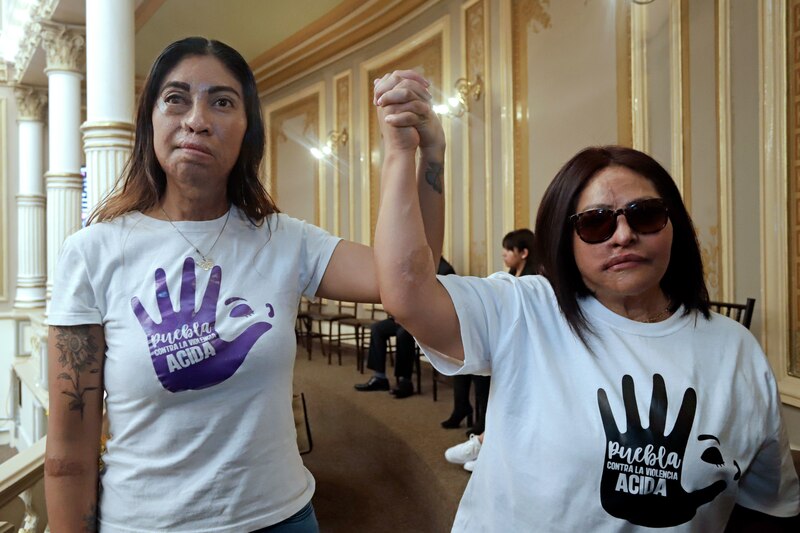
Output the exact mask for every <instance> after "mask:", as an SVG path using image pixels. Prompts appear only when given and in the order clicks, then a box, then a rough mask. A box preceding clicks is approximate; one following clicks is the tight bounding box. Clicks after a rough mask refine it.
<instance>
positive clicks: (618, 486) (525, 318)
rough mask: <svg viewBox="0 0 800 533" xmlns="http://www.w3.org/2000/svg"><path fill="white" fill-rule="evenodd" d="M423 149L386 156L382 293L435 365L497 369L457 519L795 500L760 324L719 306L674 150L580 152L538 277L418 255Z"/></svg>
mask: <svg viewBox="0 0 800 533" xmlns="http://www.w3.org/2000/svg"><path fill="white" fill-rule="evenodd" d="M412 161H413V159H412V158H411V156H410V155H408V154H407V155H406V159H402V160H398V161H396V162H395V164H394V165H390V166H385V167H384V176H383V201H382V202H381V211H380V214H379V216H378V225H377V229H376V233H375V255H376V264H377V268H378V276H379V279H380V280H384V279H394V280H395V282H394V283H391V284H385V285H384V284H383V283H381V284H380V290H381V297H382V301H383V305H384V307H385V308H386V310H387V311H388V312H390V313H392V314H393V315H395V316H396V317H397V319H398V320H399V321H400V322H401V323H403V325H404V326H405V327H406V328H407V329H408V330H409V331H410V332H411V333H412V334H413V335H414V336H415V337H416V339H417V341H418V342H419V343H420V345H421V346H422V347H423V349H424V351H425V353H426V354H427V356H428V357H429V359H431V361H432V363H433V364H434V366H436V368H437V369H438V370H439V371H440V372H442V373H445V374H451V375H452V374H474V373H486V372H490V373H491V375H492V390H491V394H490V397H489V405H488V410H487V417H486V438H485V440H484V443H483V446H482V448H481V452H480V459H479V460H478V461H477V464H476V467H475V471H474V473H473V475H472V477H471V479H470V481H469V484H468V485H467V489H466V492H465V494H464V497H463V499H462V501H461V505H460V506H459V510H458V513H457V515H456V520H455V524H454V526H453V531H459V532H460V531H476V532H477V531H638V530H640V529H644V528H671V529H670V531H687V532H689V531H691V532H701V531H702V532H707V531H723V530H724V529H725V527H726V524H727V522H728V519H729V517H730V516H731V512H732V510H733V509H734V507H735V506H738V507H742V508H748V509H751V510H753V511H758V512H760V513H764V514H766V515H771V516H772V517H789V516H794V515H796V514H797V513H798V510H800V486H798V480H797V475H796V473H795V470H794V467H793V465H792V460H791V455H790V452H789V446H788V441H787V438H786V431H785V427H784V425H783V423H782V420H781V403H780V398H779V395H778V389H777V384H776V382H775V378H774V376H773V374H772V371H771V369H770V366H769V364H768V362H767V359H766V357H765V356H764V353H763V352H762V350H761V348H760V346H759V345H758V342H757V341H756V339H755V338H754V337H753V335H752V334H751V333H750V332H749V331H748V330H747V329H746V328H744V327H743V326H742V325H741V324H738V323H737V322H735V321H733V320H731V319H728V318H726V317H723V316H721V315H718V314H715V313H712V312H710V311H709V303H708V292H707V290H706V286H705V281H704V278H703V264H702V261H701V257H700V249H699V246H698V243H697V238H696V235H695V231H694V227H693V225H692V221H691V219H690V217H689V214H688V213H687V211H686V208H685V207H684V205H683V201H682V200H681V196H680V193H679V191H678V189H677V187H676V186H675V183H674V182H673V180H672V178H671V177H670V175H669V174H668V173H667V172H666V171H665V170H664V168H663V167H661V165H659V164H658V163H657V162H656V161H655V160H654V159H653V158H651V157H650V156H648V155H646V154H644V153H642V152H639V151H637V150H633V149H630V148H625V147H620V146H605V147H596V148H587V149H585V150H582V151H581V152H579V153H578V154H577V155H575V156H574V157H573V158H572V159H570V160H569V161H568V162H567V163H566V164H565V165H564V166H563V167H562V168H561V170H560V171H559V172H558V174H557V175H556V176H555V178H554V180H553V181H552V183H551V184H550V185H549V186H548V188H547V190H546V191H545V194H544V197H543V198H542V202H541V207H540V209H539V212H538V214H537V217H536V228H535V232H536V246H535V257H536V262H537V264H538V267H539V269H540V272H541V273H542V274H541V275H535V276H524V277H521V278H517V277H514V276H510V275H508V274H505V273H498V274H494V275H492V276H490V277H489V278H486V279H484V278H467V277H459V276H448V277H446V278H438V279H437V278H436V276H435V275H434V265H435V263H434V261H433V260H431V258H429V257H425V256H424V255H422V254H419V253H413V252H414V250H418V249H421V248H422V247H423V246H424V240H423V237H424V235H425V232H424V230H423V228H422V217H421V216H419V215H418V213H419V210H418V208H417V207H416V203H417V200H416V198H415V190H416V188H415V187H414V183H413V181H414V180H413V176H412V175H411V173H410V172H409V169H410V164H411V163H412ZM412 215H413V216H412ZM397 280H400V281H401V282H397ZM772 520H778V518H773V519H772ZM784 522H785V521H784Z"/></svg>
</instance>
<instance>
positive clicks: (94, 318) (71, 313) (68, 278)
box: [47, 235, 103, 326]
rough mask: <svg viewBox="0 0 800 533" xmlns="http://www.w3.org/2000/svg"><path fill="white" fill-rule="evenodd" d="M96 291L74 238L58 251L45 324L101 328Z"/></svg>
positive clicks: (69, 239)
mask: <svg viewBox="0 0 800 533" xmlns="http://www.w3.org/2000/svg"><path fill="white" fill-rule="evenodd" d="M97 302H98V299H97V297H96V292H95V287H93V286H92V282H91V278H90V275H89V271H88V268H87V264H86V258H85V257H84V255H83V253H82V250H81V247H80V239H78V238H77V236H76V235H72V236H70V237H68V238H67V239H66V240H65V241H64V245H63V246H62V247H61V253H60V254H59V256H58V262H57V263H56V269H55V275H54V277H53V296H52V299H51V301H50V310H49V312H48V315H47V322H48V323H49V324H50V325H52V326H77V325H83V324H102V323H103V314H102V312H101V310H100V308H99V306H98V303H97Z"/></svg>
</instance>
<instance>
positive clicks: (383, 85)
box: [375, 71, 464, 360]
mask: <svg viewBox="0 0 800 533" xmlns="http://www.w3.org/2000/svg"><path fill="white" fill-rule="evenodd" d="M398 80H400V81H398ZM420 86H424V88H425V91H426V92H427V82H425V81H424V80H422V79H421V78H419V77H418V75H416V77H415V76H414V75H412V74H409V71H401V72H394V73H392V74H390V75H387V76H385V77H384V78H383V79H381V80H380V81H379V82H377V83H376V85H375V95H376V101H375V104H376V105H377V106H378V119H379V123H380V125H381V133H382V134H383V143H384V160H383V172H382V178H381V206H380V211H379V213H378V224H377V227H376V229H375V262H376V269H377V274H378V284H379V286H380V293H381V301H382V302H383V306H384V308H385V309H386V310H387V311H388V312H389V313H391V314H392V315H393V316H394V317H395V318H396V319H397V321H398V322H399V323H401V324H402V325H403V327H405V328H406V329H407V330H408V331H409V332H411V334H412V335H414V337H416V338H417V340H419V341H420V342H422V343H423V344H426V345H427V346H430V347H431V348H433V349H435V350H437V351H439V352H442V353H444V354H446V355H448V356H450V357H454V358H457V359H462V360H463V358H464V348H463V344H462V342H461V335H460V331H459V323H458V316H457V315H456V312H455V308H454V307H453V302H452V300H451V299H450V295H449V294H448V293H447V291H446V290H445V289H444V287H442V285H441V284H440V283H439V282H438V280H437V279H436V266H437V264H438V261H439V256H440V255H441V247H442V239H443V233H444V194H443V193H444V184H443V174H444V173H443V170H444V147H445V143H444V133H443V130H442V127H441V124H440V122H439V119H438V117H436V115H435V114H434V112H433V110H432V109H431V106H430V104H429V103H428V99H426V100H425V101H424V102H420V101H419V100H410V99H409V98H408V93H415V92H418V91H420ZM417 149H419V150H420V167H419V170H416V169H415V156H416V152H417Z"/></svg>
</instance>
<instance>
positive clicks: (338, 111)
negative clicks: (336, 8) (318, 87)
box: [333, 71, 355, 240]
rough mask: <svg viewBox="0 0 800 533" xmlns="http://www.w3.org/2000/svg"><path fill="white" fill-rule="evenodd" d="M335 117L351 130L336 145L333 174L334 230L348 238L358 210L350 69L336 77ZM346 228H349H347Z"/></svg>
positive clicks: (336, 122) (335, 121) (344, 129)
mask: <svg viewBox="0 0 800 533" xmlns="http://www.w3.org/2000/svg"><path fill="white" fill-rule="evenodd" d="M333 83H334V100H333V105H334V110H333V114H334V119H333V127H334V130H335V131H336V132H338V133H339V134H342V133H343V132H347V142H346V143H337V145H336V147H335V149H334V156H335V157H334V163H333V165H334V176H333V191H334V193H333V194H334V195H335V197H334V202H333V232H334V233H335V234H336V235H341V236H343V237H345V238H347V239H351V240H352V239H354V238H355V235H354V234H355V231H354V226H355V212H354V209H353V196H354V189H353V185H354V184H353V173H352V168H353V158H352V146H353V142H352V139H351V138H350V136H351V135H352V134H353V125H352V120H351V117H352V113H351V110H350V100H351V98H350V95H351V92H352V91H351V84H352V76H351V75H350V72H349V71H347V72H346V73H344V74H342V75H340V76H337V77H336V78H334V82H333ZM345 229H346V232H345Z"/></svg>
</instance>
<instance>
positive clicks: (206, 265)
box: [158, 206, 231, 270]
mask: <svg viewBox="0 0 800 533" xmlns="http://www.w3.org/2000/svg"><path fill="white" fill-rule="evenodd" d="M158 207H159V208H160V209H161V212H162V213H164V216H165V217H167V220H168V221H169V223H170V225H171V226H172V227H173V228H175V231H177V232H178V233H179V234H180V236H181V237H183V240H184V241H186V242H188V243H189V246H191V247H192V248H194V250H195V251H196V252H197V253H198V254H200V257H201V258H202V260H201V261H200V262H199V263H197V265H198V266H199V267H200V268H202V269H203V270H211V269H212V268H214V260H213V259H212V258H211V257H209V256H210V255H211V251H212V250H214V246H216V245H217V241H218V240H219V238H220V237H222V232H223V231H225V226H227V225H228V219H229V218H230V217H231V208H230V206H229V207H228V214H227V216H226V217H225V223H224V224H223V225H222V229H221V230H219V234H218V235H217V238H216V239H214V243H213V244H212V245H211V248H209V250H208V253H205V254H204V253H203V252H201V251H200V248H198V247H197V246H195V245H194V243H193V242H192V241H190V240H189V239H188V238H187V237H186V235H184V234H183V232H182V231H181V230H179V229H178V226H176V225H175V223H174V222H173V221H172V219H171V218H170V217H169V215H168V214H167V212H166V211H164V206H158Z"/></svg>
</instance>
